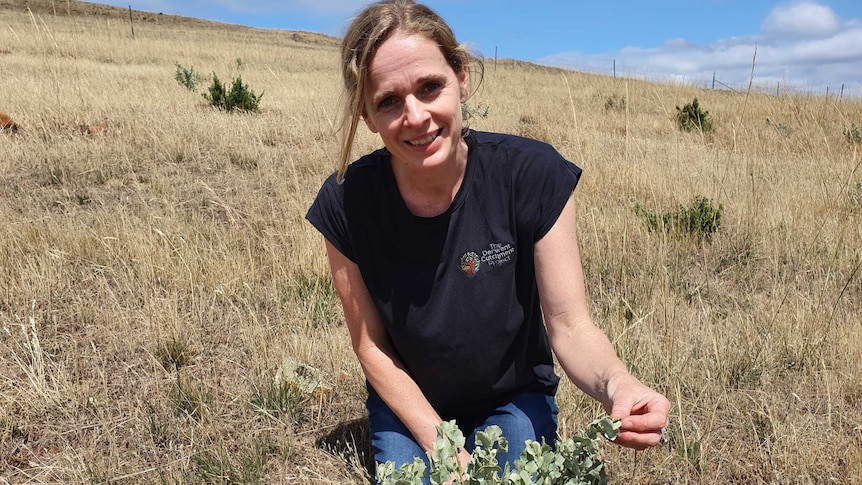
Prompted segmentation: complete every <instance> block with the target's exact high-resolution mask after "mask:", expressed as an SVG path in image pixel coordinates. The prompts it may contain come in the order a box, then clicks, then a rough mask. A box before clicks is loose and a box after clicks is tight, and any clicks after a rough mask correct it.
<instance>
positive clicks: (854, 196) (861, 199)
mask: <svg viewBox="0 0 862 485" xmlns="http://www.w3.org/2000/svg"><path fill="white" fill-rule="evenodd" d="M847 197H849V198H850V205H851V206H853V207H855V208H860V207H862V182H856V187H854V188H851V189H848V190H847Z"/></svg>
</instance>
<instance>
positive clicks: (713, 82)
mask: <svg viewBox="0 0 862 485" xmlns="http://www.w3.org/2000/svg"><path fill="white" fill-rule="evenodd" d="M712 90H713V91H715V71H712Z"/></svg>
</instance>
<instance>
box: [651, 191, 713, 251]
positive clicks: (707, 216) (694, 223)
mask: <svg viewBox="0 0 862 485" xmlns="http://www.w3.org/2000/svg"><path fill="white" fill-rule="evenodd" d="M634 211H635V214H637V215H638V216H640V217H641V218H643V220H644V222H645V223H646V225H647V228H648V229H649V230H650V232H654V231H658V230H659V229H663V230H665V231H668V232H670V231H676V232H678V233H681V234H685V235H688V236H693V237H695V238H698V239H706V240H709V239H711V238H712V235H713V234H715V233H716V232H718V229H719V228H720V227H721V217H722V213H723V212H724V207H723V206H722V205H721V204H719V205H718V206H715V205H714V204H713V203H712V201H711V200H709V199H708V198H706V197H701V196H696V197H695V198H694V200H692V202H691V204H689V205H688V206H684V205H682V204H680V205H679V207H678V208H677V210H675V211H671V212H665V213H664V214H661V215H659V214H657V213H655V212H652V211H650V210H648V209H646V208H644V207H643V206H642V205H640V204H635V207H634Z"/></svg>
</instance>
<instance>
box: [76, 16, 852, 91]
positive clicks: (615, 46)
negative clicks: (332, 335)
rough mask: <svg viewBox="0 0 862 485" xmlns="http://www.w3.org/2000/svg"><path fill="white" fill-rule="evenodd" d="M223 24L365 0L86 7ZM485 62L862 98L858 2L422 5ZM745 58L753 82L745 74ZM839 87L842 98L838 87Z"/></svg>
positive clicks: (321, 22)
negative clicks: (516, 61)
mask: <svg viewBox="0 0 862 485" xmlns="http://www.w3.org/2000/svg"><path fill="white" fill-rule="evenodd" d="M91 1H95V2H96V3H103V4H108V5H115V6H120V7H126V8H128V7H129V6H131V7H132V8H133V9H136V10H147V11H152V12H161V13H165V14H174V15H182V16H186V17H197V18H203V19H209V20H217V21H220V22H226V23H231V24H239V25H246V26H251V27H263V28H273V29H285V30H304V31H310V32H319V33H323V34H329V35H333V36H339V37H340V36H341V35H342V34H343V33H344V30H345V29H346V27H347V25H348V24H349V21H350V19H351V18H352V17H353V16H354V15H355V14H356V13H357V12H358V11H359V10H360V9H361V8H362V7H363V6H364V5H366V4H367V3H368V2H367V1H366V0H258V1H253V0H248V1H247V0H209V1H205V0H122V1H117V0H101V1H99V0H91ZM423 3H425V4H426V5H428V6H429V7H431V8H432V9H434V10H435V11H437V13H439V14H440V15H441V16H442V17H443V18H444V19H446V21H447V22H448V23H449V24H450V25H451V26H452V29H453V30H454V31H455V35H456V36H457V37H458V40H459V41H460V42H463V43H467V44H469V45H470V46H471V47H472V48H473V49H474V50H475V51H476V52H478V53H480V54H482V55H483V56H484V57H485V59H486V67H487V65H488V63H489V60H493V59H494V57H495V56H496V57H500V58H511V59H519V60H523V61H529V62H535V63H539V64H546V65H553V66H559V67H566V68H570V69H574V70H579V71H587V72H593V73H597V74H606V75H614V74H616V75H617V76H630V77H636V78H640V79H650V80H672V81H680V82H689V83H694V84H699V85H705V86H707V87H712V86H713V79H714V80H715V87H716V88H720V89H736V90H744V89H745V88H746V87H747V85H748V83H749V80H750V79H751V81H752V82H753V83H754V85H756V86H760V87H761V88H763V89H776V90H777V89H783V88H785V87H787V88H792V89H801V90H806V91H809V92H814V93H822V92H825V91H827V90H828V91H829V92H830V93H836V94H837V93H839V92H843V93H846V94H854V95H862V0H801V1H800V0H795V1H794V0H791V1H777V0H652V1H648V0H614V1H613V2H612V3H611V2H606V1H595V0H593V1H583V0H581V1H579V0H533V1H510V0H469V1H468V0H426V1H424V2H423ZM752 63H753V64H754V77H753V78H751V73H752ZM842 86H843V91H842Z"/></svg>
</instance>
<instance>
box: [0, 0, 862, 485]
mask: <svg viewBox="0 0 862 485" xmlns="http://www.w3.org/2000/svg"><path fill="white" fill-rule="evenodd" d="M25 4H27V6H30V7H31V9H30V11H28V10H27V9H26V8H22V5H21V3H20V2H12V4H9V3H8V2H5V1H2V0H0V25H2V27H3V28H2V29H0V46H5V47H3V48H2V49H0V72H2V73H3V87H2V92H3V96H2V99H0V103H2V105H0V111H3V112H5V113H8V114H9V115H10V116H11V117H12V118H13V119H14V120H15V122H16V123H17V124H18V125H19V127H20V131H19V133H17V134H14V135H13V134H10V133H6V132H0V241H2V244H0V326H1V327H2V329H0V483H6V482H8V483H141V482H143V483H170V484H174V483H177V484H179V483H365V480H366V474H365V472H364V470H363V463H364V461H363V460H364V459H365V458H366V455H365V454H364V451H365V448H366V446H367V441H366V440H367V434H366V433H367V430H366V429H365V428H364V426H363V424H364V423H363V421H362V417H363V414H364V409H363V393H364V388H363V379H362V376H361V371H360V369H359V366H358V364H357V363H356V361H355V358H354V357H353V355H352V352H351V350H350V345H349V341H348V338H347V333H346V330H345V328H344V326H343V323H342V322H341V316H340V310H339V308H338V305H337V301H336V299H335V295H334V293H333V291H332V287H331V285H330V283H329V281H328V274H327V267H326V263H325V259H324V253H323V249H322V241H321V239H320V237H319V236H318V235H317V234H316V233H315V232H314V230H313V229H312V228H311V227H310V225H309V224H307V223H305V222H304V220H303V216H304V214H305V210H306V208H307V207H308V205H309V203H310V201H311V200H312V198H313V197H314V195H315V193H316V190H317V188H318V187H319V185H320V183H321V182H322V181H323V179H324V178H325V176H326V175H328V174H329V173H331V172H332V171H333V170H334V169H335V160H336V159H337V156H336V152H337V146H338V145H337V143H336V136H335V134H334V127H335V119H336V117H337V97H338V79H337V53H336V48H335V43H334V41H333V40H332V39H328V38H325V37H323V36H318V35H314V34H308V33H291V32H275V31H265V30H255V29H245V28H239V27H235V26H226V25H222V24H212V23H206V22H201V21H193V20H190V19H178V18H173V17H169V16H151V17H152V18H151V20H150V21H144V20H142V21H140V22H139V23H137V24H136V27H135V34H136V39H135V40H132V39H131V36H130V32H129V26H128V17H127V15H128V11H127V10H125V11H124V10H122V9H110V8H107V7H99V8H96V7H94V6H91V5H89V4H84V3H81V2H62V1H57V2H56V3H55V2H47V1H45V0H41V1H39V2H35V1H31V2H25ZM67 7H68V9H67ZM67 10H68V11H67ZM54 12H56V14H55V13H54ZM124 15H125V16H124ZM140 15H143V14H140ZM238 59H239V62H238V61H237V60H238ZM176 63H180V64H182V65H184V66H189V67H193V68H194V69H195V70H196V71H198V72H200V73H203V74H205V75H206V74H210V73H212V72H216V73H217V74H219V76H220V77H222V78H223V79H226V78H230V77H234V76H238V75H241V76H242V78H243V81H244V82H245V83H247V84H248V85H249V86H250V87H251V88H252V89H253V90H255V92H260V91H263V92H264V93H265V94H264V97H263V99H262V103H261V108H262V112H261V113H260V114H257V115H237V114H227V113H223V112H218V111H214V110H212V109H209V108H208V107H207V106H206V105H205V101H204V100H203V98H202V97H201V96H200V94H198V93H194V92H191V91H189V90H187V89H185V88H184V87H182V86H180V85H179V84H177V82H175V80H174V79H173V76H174V70H175V66H176ZM199 89H201V88H199ZM612 96H613V97H616V99H620V98H621V97H622V96H625V99H626V105H625V108H624V109H621V108H619V107H615V108H614V109H607V108H606V104H607V100H608V98H609V97H612ZM695 96H696V97H698V99H699V100H700V103H701V105H702V106H703V107H704V108H705V109H708V110H709V111H710V114H711V115H712V116H714V125H715V131H714V132H713V133H712V134H708V135H705V136H701V135H700V134H698V133H682V132H680V131H679V130H677V129H676V127H675V126H674V122H673V118H674V114H675V106H678V105H682V104H683V103H686V102H689V101H691V99H692V98H694V97H695ZM478 102H482V103H484V105H487V106H490V111H489V113H488V116H487V117H486V118H481V117H477V118H475V119H474V120H473V126H474V127H475V128H478V129H487V130H493V131H504V132H510V133H521V134H525V135H529V136H533V137H536V138H540V139H543V140H546V141H548V142H550V143H552V144H554V145H555V146H557V147H558V148H559V149H560V151H561V152H562V153H563V154H564V155H566V156H567V157H568V158H570V159H571V160H573V161H575V162H577V163H579V164H581V165H582V166H583V167H584V168H585V176H584V178H583V181H582V184H581V186H580V187H579V189H578V201H579V204H580V208H581V209H580V212H581V214H580V231H581V238H582V241H581V244H582V246H583V253H584V255H585V262H584V264H585V269H586V273H587V277H588V288H589V293H590V297H591V299H592V301H593V308H594V311H595V316H596V320H597V322H598V323H599V324H600V325H601V326H602V327H603V328H605V329H606V330H607V332H608V334H609V335H610V336H611V338H612V339H613V340H614V342H615V344H616V346H617V348H618V350H619V352H620V354H621V355H622V356H623V358H624V359H625V360H626V361H627V362H628V364H629V365H630V367H631V368H632V370H633V371H634V372H635V373H636V374H637V375H639V376H641V377H642V378H643V379H644V380H645V381H647V382H649V383H651V384H652V385H655V386H657V387H658V388H659V389H661V390H662V391H664V392H666V393H667V395H668V396H669V397H670V398H671V399H672V401H674V402H675V404H676V406H677V407H676V409H675V413H674V416H673V423H672V427H671V428H672V429H671V438H672V441H671V443H670V444H669V445H667V446H665V447H663V448H660V449H655V450H650V451H646V452H641V453H635V452H633V451H629V450H620V449H617V448H615V447H612V446H610V445H608V446H605V447H604V452H605V454H606V456H607V457H608V458H609V459H610V460H611V461H612V465H611V472H612V475H613V482H614V483H862V374H860V370H862V369H860V362H862V305H860V303H859V302H860V301H862V271H860V265H862V203H860V200H862V185H860V183H862V171H860V169H859V167H860V157H859V151H860V148H862V146H860V144H859V143H856V142H855V141H854V140H853V139H852V137H848V136H847V135H845V131H846V130H847V129H848V128H849V127H850V126H851V125H852V124H854V123H855V125H856V126H862V103H860V102H859V101H856V100H852V101H851V100H846V99H845V100H841V101H838V100H836V99H835V98H825V97H805V96H783V97H774V96H767V95H762V94H756V93H752V94H751V95H750V96H745V95H738V94H730V93H724V92H712V91H702V90H698V89H695V88H691V87H687V86H677V85H668V84H651V83H647V82H642V81H634V80H629V81H625V80H621V79H617V80H613V79H609V78H605V77H598V76H591V75H585V74H578V73H564V72H561V71H558V70H554V69H546V68H539V67H536V66H530V65H525V64H523V63H517V62H511V61H500V62H498V64H497V65H496V66H493V65H490V64H489V65H488V66H487V69H486V78H485V82H484V83H483V85H482V88H481V89H480V90H479V91H478V92H477V93H476V94H475V96H474V98H473V99H472V100H471V103H478ZM767 118H768V119H769V120H770V122H769V123H767V121H766V120H767ZM375 144H376V140H375V139H374V138H373V137H371V136H369V135H367V134H363V136H362V137H361V139H360V140H359V147H358V148H357V151H358V152H363V151H367V150H369V149H371V148H373V147H374V146H375ZM698 195H700V196H704V197H708V198H709V199H710V200H712V201H715V202H716V203H720V204H722V206H723V208H724V220H723V225H722V227H721V229H720V231H719V233H718V234H717V235H716V236H715V237H713V238H712V240H711V241H710V242H706V241H696V240H692V239H690V238H685V237H678V236H676V235H674V234H672V233H670V234H665V233H651V232H649V231H648V229H647V226H646V225H645V224H644V221H643V220H642V219H641V218H640V217H639V216H638V215H636V214H635V212H634V210H633V208H634V206H635V204H640V205H641V206H643V207H645V208H647V209H649V210H652V211H656V212H661V211H668V210H673V209H674V208H676V207H677V206H678V205H679V204H687V203H688V202H689V201H691V200H692V198H693V197H695V196H698ZM288 359H289V360H291V361H294V362H300V363H302V364H304V365H309V366H313V367H314V368H317V369H319V370H320V371H321V373H322V376H323V377H322V380H323V381H324V382H323V383H322V386H323V388H324V391H325V392H319V393H316V394H314V395H313V396H311V398H308V397H307V396H304V395H301V394H298V393H297V392H296V391H295V389H294V388H293V387H290V386H288V387H284V386H273V385H272V384H273V379H275V376H276V375H277V374H278V371H279V369H280V367H281V366H282V363H283V362H284V361H286V360H288ZM267 393H270V394H267ZM272 393H275V394H272ZM279 393H280V394H279ZM262 402H265V403H270V404H272V403H280V404H278V405H265V406H263V407H262V405H261V404H260V403H262ZM255 403H256V404H255ZM560 403H561V408H562V411H563V414H562V417H563V421H564V423H565V426H564V427H563V429H562V432H563V433H565V432H566V430H570V429H572V428H577V427H579V426H582V425H583V424H585V423H586V422H588V421H589V420H590V419H592V418H593V417H595V416H596V414H597V412H598V409H597V407H596V406H595V404H594V403H592V402H590V401H589V400H587V399H585V398H584V397H583V395H582V394H580V393H579V392H577V391H576V390H575V389H573V388H572V386H571V385H568V384H566V385H564V386H563V388H562V389H561V394H560ZM297 412H298V414H297Z"/></svg>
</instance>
